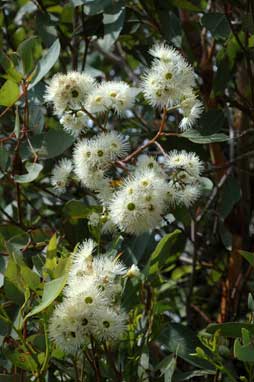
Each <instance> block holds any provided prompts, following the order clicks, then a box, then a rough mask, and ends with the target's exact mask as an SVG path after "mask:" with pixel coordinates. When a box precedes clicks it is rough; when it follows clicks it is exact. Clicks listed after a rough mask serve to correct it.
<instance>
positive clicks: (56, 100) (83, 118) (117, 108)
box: [45, 72, 139, 136]
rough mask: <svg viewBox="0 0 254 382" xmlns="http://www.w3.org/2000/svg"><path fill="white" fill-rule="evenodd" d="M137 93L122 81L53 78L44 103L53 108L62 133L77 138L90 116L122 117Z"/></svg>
mask: <svg viewBox="0 0 254 382" xmlns="http://www.w3.org/2000/svg"><path fill="white" fill-rule="evenodd" d="M138 92H139V91H138V90H137V89H135V88H131V87H130V86H129V85H128V84H127V83H125V82H123V81H108V82H102V83H100V84H99V83H97V82H96V80H95V79H94V78H93V77H92V76H90V75H88V74H86V73H78V72H70V73H68V74H56V75H55V76H54V77H53V78H52V80H51V81H50V83H49V85H48V86H47V89H46V95H45V100H46V101H47V102H51V103H53V105H54V111H55V113H56V114H57V115H58V117H60V123H61V124H62V125H63V127H64V129H65V130H66V131H67V132H69V133H70V134H72V135H74V136H78V135H79V134H80V132H81V131H82V130H84V129H85V128H86V127H87V125H88V120H89V118H88V116H89V115H90V116H91V113H95V114H96V113H104V112H110V111H112V112H114V113H116V114H119V115H121V114H123V113H124V112H125V111H126V110H127V109H129V108H131V107H132V106H133V105H134V102H135V97H136V95H137V93H138Z"/></svg>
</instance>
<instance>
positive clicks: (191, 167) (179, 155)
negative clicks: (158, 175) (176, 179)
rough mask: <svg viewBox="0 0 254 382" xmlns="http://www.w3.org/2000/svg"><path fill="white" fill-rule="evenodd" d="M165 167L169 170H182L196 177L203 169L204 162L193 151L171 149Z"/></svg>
mask: <svg viewBox="0 0 254 382" xmlns="http://www.w3.org/2000/svg"><path fill="white" fill-rule="evenodd" d="M165 167H166V168H168V169H169V170H171V171H175V170H184V171H186V172H187V174H188V175H190V176H192V177H194V178H198V177H199V176H200V174H201V172H202V171H203V168H204V164H203V162H202V161H201V160H200V159H199V157H198V156H197V155H196V154H195V153H192V152H191V153H188V152H187V151H185V150H182V151H177V150H173V151H171V152H170V153H169V155H168V158H167V160H166V161H165Z"/></svg>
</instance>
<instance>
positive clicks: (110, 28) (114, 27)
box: [98, 8, 125, 51]
mask: <svg viewBox="0 0 254 382" xmlns="http://www.w3.org/2000/svg"><path fill="white" fill-rule="evenodd" d="M124 19H125V9H124V8H122V9H121V10H120V11H119V12H118V13H116V14H115V13H113V14H111V13H109V14H107V13H104V14H103V24H104V37H103V38H102V39H99V40H98V44H99V45H100V46H101V47H102V48H103V49H104V50H106V51H108V50H109V49H110V48H111V46H112V45H113V44H114V42H115V41H116V40H117V38H118V36H119V35H120V33H121V30H122V28H123V24H124Z"/></svg>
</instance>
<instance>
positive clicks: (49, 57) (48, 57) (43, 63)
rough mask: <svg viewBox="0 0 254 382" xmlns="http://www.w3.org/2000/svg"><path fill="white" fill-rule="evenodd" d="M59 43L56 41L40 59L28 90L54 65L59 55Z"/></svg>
mask: <svg viewBox="0 0 254 382" xmlns="http://www.w3.org/2000/svg"><path fill="white" fill-rule="evenodd" d="M60 49H61V46H60V42H59V40H58V39H57V40H56V41H55V42H54V43H53V44H52V45H51V47H50V48H49V50H48V51H47V53H46V54H45V55H44V56H43V57H42V58H41V59H40V61H39V63H38V65H37V69H36V73H35V74H34V75H33V78H32V81H31V83H30V86H29V89H31V88H32V87H33V86H35V85H36V84H37V83H38V82H39V81H40V80H41V79H42V78H43V77H44V76H45V75H46V74H47V73H48V72H49V71H50V69H51V68H52V67H53V66H54V65H55V63H56V61H57V60H58V57H59V54H60Z"/></svg>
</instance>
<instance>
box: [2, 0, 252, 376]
mask: <svg viewBox="0 0 254 382" xmlns="http://www.w3.org/2000/svg"><path fill="white" fill-rule="evenodd" d="M0 24H1V32H0V44H1V52H0V67H1V84H0V85H1V86H0V123H1V130H0V179H1V184H0V196H1V197H0V216H1V225H0V255H1V256H0V271H1V279H0V280H1V308H0V320H1V326H0V328H1V329H0V330H1V332H0V334H1V336H0V338H1V349H2V351H1V354H0V381H44V380H45V381H48V382H50V381H80V382H81V381H82V382H83V381H92V380H96V381H133V380H137V381H143V382H145V381H164V382H171V381H172V382H181V381H207V382H210V381H223V382H224V381H225V382H228V381H234V382H236V381H240V380H241V381H244V382H247V381H249V382H251V381H253V380H254V368H253V365H254V357H253V354H254V349H253V336H254V323H253V318H254V300H253V297H252V294H251V293H253V272H252V271H253V265H254V254H253V196H252V192H251V191H252V183H253V150H252V145H253V121H254V114H253V110H254V63H253V57H254V55H253V53H254V51H253V48H254V7H253V3H252V1H248V0H234V1H231V2H226V1H222V0H215V1H212V2H210V1H206V0H163V1H162V0H157V1H155V0H144V1H143V0H139V1H138V0H133V1H130V0H127V1H123V0H117V1H110V0H87V1H86V0H68V1H57V0H34V1H27V0H17V1H11V0H3V1H2V4H1V8H0ZM162 41H165V42H167V43H168V44H169V45H172V46H174V47H175V48H176V49H177V50H179V51H180V52H181V53H182V54H183V55H184V56H185V57H186V59H187V61H188V62H189V63H190V64H191V65H192V66H193V67H194V69H195V72H196V77H197V78H196V80H197V81H196V82H197V84H198V88H199V89H197V93H200V98H201V99H202V101H203V103H204V105H205V112H204V113H203V115H202V117H201V119H200V120H199V121H198V123H197V125H195V126H194V127H195V129H194V128H193V129H189V130H187V131H185V132H183V133H180V132H179V130H178V123H179V121H178V116H177V115H173V116H172V118H171V116H170V117H168V118H167V120H166V121H165V128H166V130H165V131H166V134H164V135H161V136H159V139H158V143H159V145H158V146H156V145H150V146H149V147H148V146H147V152H148V153H149V154H151V155H154V156H160V155H161V153H162V152H164V151H167V152H168V151H170V150H173V149H177V150H181V149H184V150H186V151H192V152H194V153H196V154H198V155H199V157H200V158H201V159H202V160H203V161H204V162H205V163H206V167H205V170H204V173H203V178H202V179H203V181H202V182H203V183H202V184H203V195H202V198H201V199H200V201H199V202H198V203H197V204H195V205H194V206H192V207H190V208H184V207H182V206H181V207H180V206H176V207H174V208H172V209H171V211H170V212H171V213H170V214H169V215H167V216H166V217H165V219H164V224H163V225H161V226H160V227H158V228H156V229H155V230H153V231H152V232H145V233H143V234H141V235H138V236H134V235H128V234H124V233H119V232H118V234H115V235H111V234H104V233H102V232H101V229H100V228H101V227H100V226H99V225H98V226H96V227H95V226H93V225H91V224H90V220H89V219H90V216H91V214H92V213H94V212H96V213H103V211H102V207H101V205H100V204H99V203H98V200H96V198H94V197H93V195H92V193H91V192H90V190H88V189H84V188H83V187H81V186H80V185H78V184H77V182H75V181H73V182H72V183H71V184H70V185H69V187H68V188H67V191H66V192H65V193H63V194H59V193H57V191H55V190H54V188H52V185H51V174H52V170H53V168H54V166H55V164H56V163H57V162H58V161H59V159H60V158H62V157H63V156H65V157H68V158H70V157H71V155H72V150H73V145H74V142H75V137H73V136H72V135H70V134H68V132H66V131H65V130H63V128H62V126H61V124H60V122H59V119H58V118H56V117H55V116H54V113H53V110H52V108H51V107H50V106H49V105H47V104H46V103H45V101H44V94H45V89H46V84H47V83H48V81H49V79H50V78H51V77H52V76H53V75H54V74H55V73H58V72H62V73H67V72H69V71H71V70H78V71H80V72H82V71H85V72H86V73H88V74H91V75H92V76H96V78H97V79H101V80H113V79H114V80H115V79H117V80H125V81H126V82H128V83H129V84H131V85H132V86H138V84H139V82H140V77H141V75H142V74H143V72H144V70H145V68H146V67H147V66H150V63H151V56H150V55H149V54H148V50H149V49H150V48H151V46H152V45H153V44H154V43H155V42H162ZM160 121H161V112H160V110H156V109H152V108H151V107H150V106H149V105H148V103H147V102H146V101H145V100H144V98H143V96H142V95H139V96H138V99H137V104H136V108H135V110H134V111H133V112H132V113H130V114H129V115H128V118H122V117H121V118H119V119H117V120H114V121H113V122H112V123H113V124H114V127H115V129H116V130H117V131H118V132H120V133H122V134H123V135H125V136H128V137H129V138H130V145H131V148H132V150H135V148H137V147H139V146H140V144H141V143H142V142H147V141H149V140H153V138H154V136H155V135H156V133H157V131H158V129H159V126H160ZM101 122H102V123H103V121H101ZM86 136H87V137H88V138H89V137H91V136H92V134H91V132H89V130H88V132H87V135H86ZM89 238H92V239H93V240H94V241H95V242H97V244H98V248H99V250H100V251H102V252H107V253H109V254H110V255H111V256H120V258H121V260H122V261H123V262H124V263H125V264H126V266H127V267H131V266H132V264H137V265H138V267H139V268H140V270H141V273H140V276H139V277H133V278H129V279H126V280H125V283H126V284H125V285H124V292H123V296H122V305H123V307H124V309H125V310H126V311H127V312H128V314H129V319H128V331H127V334H126V336H125V337H124V338H123V339H122V340H121V341H120V342H119V343H117V344H116V345H115V346H106V347H104V346H102V344H100V343H98V344H95V345H94V346H92V347H90V348H88V350H87V353H86V355H84V358H80V357H79V358H78V357H77V356H70V355H68V354H65V353H64V352H63V351H62V350H61V349H60V348H58V347H57V346H55V344H54V343H53V342H52V341H51V340H50V339H49V336H48V324H49V320H50V317H51V316H52V313H53V310H54V307H55V306H57V305H58V304H59V303H60V302H61V301H62V290H63V288H64V286H65V284H66V280H67V277H68V270H69V267H70V259H71V254H72V252H73V251H75V249H77V247H78V245H79V243H81V242H82V241H84V240H85V239H89Z"/></svg>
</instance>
